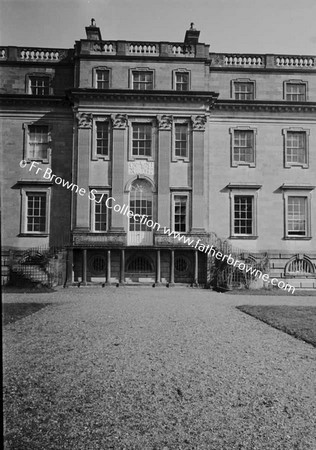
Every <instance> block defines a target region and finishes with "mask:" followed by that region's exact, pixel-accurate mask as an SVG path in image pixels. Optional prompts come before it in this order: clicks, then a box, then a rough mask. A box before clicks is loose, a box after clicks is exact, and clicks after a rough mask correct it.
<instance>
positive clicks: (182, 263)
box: [174, 255, 190, 275]
mask: <svg viewBox="0 0 316 450" xmlns="http://www.w3.org/2000/svg"><path fill="white" fill-rule="evenodd" d="M174 268H175V271H176V272H177V273H178V274H179V275H180V274H181V275H183V274H185V273H187V272H188V271H189V269H190V261H189V260H188V258H186V257H185V256H182V255H181V256H177V257H176V258H175V260H174Z"/></svg>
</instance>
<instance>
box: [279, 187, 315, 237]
mask: <svg viewBox="0 0 316 450" xmlns="http://www.w3.org/2000/svg"><path fill="white" fill-rule="evenodd" d="M314 187H315V186H309V185H307V184H304V185H294V184H283V185H282V186H281V189H282V190H283V199H284V238H285V239H310V238H311V192H310V191H312V190H313V189H314Z"/></svg>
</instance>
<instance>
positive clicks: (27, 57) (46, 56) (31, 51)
mask: <svg viewBox="0 0 316 450" xmlns="http://www.w3.org/2000/svg"><path fill="white" fill-rule="evenodd" d="M71 54H72V50H71V49H69V50H68V49H55V48H38V47H0V61H19V62H23V61H25V62H49V63H58V62H60V61H62V60H64V59H66V58H68V56H70V55H71Z"/></svg>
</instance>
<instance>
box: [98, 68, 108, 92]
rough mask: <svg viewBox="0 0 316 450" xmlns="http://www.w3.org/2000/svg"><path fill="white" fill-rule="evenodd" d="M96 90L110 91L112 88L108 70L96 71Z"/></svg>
mask: <svg viewBox="0 0 316 450" xmlns="http://www.w3.org/2000/svg"><path fill="white" fill-rule="evenodd" d="M95 77H96V83H95V85H96V88H97V89H109V87H110V71H109V70H107V69H96V71H95Z"/></svg>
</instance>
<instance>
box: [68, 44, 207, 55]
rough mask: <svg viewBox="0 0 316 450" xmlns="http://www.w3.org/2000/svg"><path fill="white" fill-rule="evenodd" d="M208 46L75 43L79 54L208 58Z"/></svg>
mask: <svg viewBox="0 0 316 450" xmlns="http://www.w3.org/2000/svg"><path fill="white" fill-rule="evenodd" d="M208 49H209V46H208V45H205V44H199V43H198V44H193V45H187V44H184V43H181V42H180V43H178V42H150V41H145V42H137V41H136V42H131V41H114V42H113V41H112V42H110V41H93V40H88V39H85V40H81V41H80V42H79V43H78V44H77V45H76V52H77V54H78V55H80V54H96V53H97V54H101V55H102V54H108V55H122V56H123V55H124V56H136V57H138V56H139V57H146V56H147V57H152V56H154V57H156V56H157V57H159V56H160V57H169V58H175V57H182V58H195V57H199V58H205V59H209V50H208Z"/></svg>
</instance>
